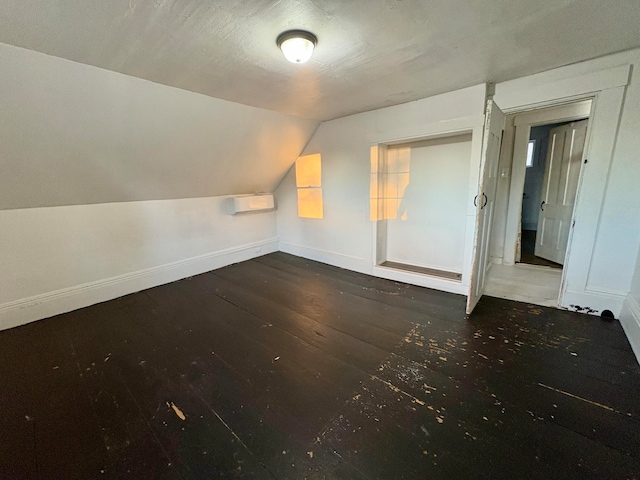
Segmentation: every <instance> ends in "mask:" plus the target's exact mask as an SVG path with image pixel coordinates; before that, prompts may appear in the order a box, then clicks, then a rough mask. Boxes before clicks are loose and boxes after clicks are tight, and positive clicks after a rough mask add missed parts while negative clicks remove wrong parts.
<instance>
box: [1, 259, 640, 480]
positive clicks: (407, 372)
mask: <svg viewBox="0 0 640 480" xmlns="http://www.w3.org/2000/svg"><path fill="white" fill-rule="evenodd" d="M464 303H465V302H464V298H463V297H460V296H457V295H452V294H447V293H443V292H437V291H434V290H428V289H424V288H420V287H414V286H410V285H405V284H400V283H396V282H391V281H387V280H382V279H377V278H374V277H369V276H365V275H361V274H358V273H354V272H349V271H346V270H341V269H338V268H335V267H331V266H328V265H323V264H320V263H316V262H312V261H308V260H305V259H302V258H298V257H294V256H290V255H286V254H283V253H276V254H271V255H267V256H264V257H261V258H258V259H255V260H252V261H249V262H244V263H241V264H236V265H232V266H229V267H226V268H223V269H220V270H216V271H213V272H209V273H206V274H203V275H199V276H196V277H193V278H190V279H186V280H182V281H179V282H175V283H172V284H168V285H164V286H161V287H157V288H153V289H150V290H146V291H143V292H139V293H136V294H133V295H129V296H126V297H123V298H120V299H117V300H113V301H110V302H106V303H103V304H99V305H95V306H92V307H89V308H85V309H82V310H78V311H75V312H71V313H69V314H65V315H59V316H57V317H53V318H50V319H47V320H43V321H40V322H35V323H32V324H29V325H26V326H23V327H19V328H15V329H12V330H8V331H4V332H0V382H1V383H0V384H1V385H2V388H1V389H0V412H1V415H0V432H1V433H2V437H1V439H0V478H3V479H4V478H7V479H21V478H29V479H31V478H34V479H39V478H42V479H45V478H47V479H48V478H56V479H61V478H65V479H73V478H77V479H90V478H114V479H120V478H132V479H142V478H154V479H155V478H171V479H173V478H176V479H201V478H202V479H205V478H207V479H208V478H266V479H272V478H291V479H302V478H327V479H334V478H336V479H377V478H380V479H396V478H397V479H400V478H429V479H432V478H433V479H439V478H443V479H457V478H460V479H468V478H479V479H489V478H491V479H497V478H504V479H516V478H533V479H536V478H540V479H543V478H544V479H550V478H569V479H574V478H575V479H585V478H599V479H603V478H606V479H638V478H640V401H639V398H640V367H639V366H638V364H637V362H636V360H635V358H634V356H633V354H632V352H631V349H630V347H629V345H628V343H627V340H626V338H625V337H624V334H623V332H622V329H621V327H620V325H619V323H618V322H611V323H606V322H603V321H602V320H600V319H599V318H597V317H593V316H586V315H580V314H576V313H571V312H564V311H560V310H555V309H549V308H544V307H537V306H533V305H528V304H523V303H517V302H512V301H508V300H499V299H494V298H488V297H487V298H483V299H482V300H481V302H480V303H479V305H478V307H477V309H476V312H474V314H473V315H472V316H471V317H466V316H465V314H464Z"/></svg>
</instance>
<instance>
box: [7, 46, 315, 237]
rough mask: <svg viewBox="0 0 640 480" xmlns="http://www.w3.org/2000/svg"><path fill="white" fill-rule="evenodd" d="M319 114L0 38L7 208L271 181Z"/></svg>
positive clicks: (224, 190)
mask: <svg viewBox="0 0 640 480" xmlns="http://www.w3.org/2000/svg"><path fill="white" fill-rule="evenodd" d="M317 125H318V122H315V121H312V120H304V119H300V118H297V117H292V116H289V115H284V114H281V113H278V112H272V111H269V110H264V109H259V108H255V107H249V106H245V105H240V104H237V103H232V102H228V101H225V100H219V99H215V98H211V97H207V96H204V95H200V94H196V93H192V92H187V91H185V90H181V89H177V88H173V87H168V86H165V85H159V84H156V83H152V82H149V81H146V80H141V79H139V78H134V77H130V76H127V75H122V74H119V73H115V72H110V71H108V70H101V69H99V68H95V67H91V66H87V65H83V64H80V63H75V62H71V61H68V60H63V59H60V58H56V57H52V56H48V55H45V54H42V53H37V52H33V51H31V50H25V49H21V48H17V47H12V46H8V45H3V44H0V210H3V209H18V208H28V207H51V206H62V205H77V204H91V203H107V202H128V201H139V200H159V199H172V198H189V197H209V196H218V195H229V194H244V193H258V192H265V191H266V192H269V191H273V190H274V189H275V187H276V186H277V185H278V183H280V180H281V179H282V177H284V175H285V173H286V172H287V170H288V169H289V168H290V167H291V165H292V163H293V162H294V161H295V159H296V158H297V157H298V155H299V154H300V151H301V150H302V149H303V148H304V146H305V144H306V143H307V141H308V140H309V138H310V137H311V136H312V135H313V132H314V131H315V129H316V128H317ZM56 228H57V227H56Z"/></svg>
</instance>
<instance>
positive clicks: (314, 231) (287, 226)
mask: <svg viewBox="0 0 640 480" xmlns="http://www.w3.org/2000/svg"><path fill="white" fill-rule="evenodd" d="M484 103H485V86H484V85H478V86H476V87H471V88H467V89H464V90H458V91H455V92H450V93H447V94H443V95H438V96H435V97H430V98H427V99H424V100H420V101H417V102H412V103H408V104H404V105H398V106H395V107H389V108H384V109H381V110H375V111H373V112H367V113H362V114H358V115H353V116H350V117H345V118H340V119H337V120H332V121H329V122H325V123H323V124H322V125H321V126H320V128H319V129H318V131H317V132H316V134H315V135H314V136H313V138H312V139H311V141H310V142H309V144H308V145H307V147H306V148H305V150H304V154H312V153H320V154H321V155H322V189H323V197H324V219H322V220H313V219H305V218H299V217H298V216H297V207H296V188H295V175H294V172H293V170H291V171H289V173H288V174H287V176H286V177H285V178H284V180H283V181H282V183H281V184H280V186H279V187H278V189H277V190H276V197H277V202H278V212H277V218H278V235H279V237H280V249H281V250H283V251H286V252H290V253H293V254H297V255H301V256H304V257H307V258H311V259H316V260H319V261H323V262H326V263H330V264H334V265H339V266H341V267H344V268H349V269H353V270H357V271H361V272H365V273H372V271H373V266H374V265H373V263H374V262H373V249H374V230H373V223H372V222H371V220H370V215H369V183H370V177H371V175H370V149H371V147H372V145H374V144H378V143H385V142H389V141H392V140H400V139H411V138H415V137H420V136H425V135H428V134H430V133H433V132H434V131H438V130H440V131H445V130H447V129H451V130H457V129H458V128H460V126H461V125H464V126H465V127H468V126H469V125H478V122H479V124H480V125H482V122H483V120H484V116H483V115H484ZM460 119H463V120H460ZM476 179H477V174H476ZM476 188H477V186H476ZM403 279H404V280H407V281H416V279H415V277H411V276H407V277H404V278H403ZM462 291H463V289H460V292H462Z"/></svg>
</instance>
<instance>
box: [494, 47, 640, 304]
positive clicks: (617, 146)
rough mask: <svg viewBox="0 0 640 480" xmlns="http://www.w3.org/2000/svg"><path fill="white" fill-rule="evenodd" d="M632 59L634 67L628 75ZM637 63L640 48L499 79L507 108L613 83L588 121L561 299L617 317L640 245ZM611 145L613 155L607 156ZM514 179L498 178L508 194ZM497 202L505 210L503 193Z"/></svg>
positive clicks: (560, 98)
mask: <svg viewBox="0 0 640 480" xmlns="http://www.w3.org/2000/svg"><path fill="white" fill-rule="evenodd" d="M627 65H631V67H632V68H631V75H630V77H628V76H627V73H626V72H627V71H628V68H626V67H624V66H627ZM638 68H640V50H633V51H628V52H623V53H620V54H615V55H610V56H607V57H603V58H599V59H596V60H592V61H588V62H583V63H579V64H575V65H570V66H567V67H562V68H559V69H555V70H551V71H549V72H544V73H541V74H537V75H533V76H531V77H525V78H521V79H517V80H512V81H509V82H504V83H499V84H497V85H496V94H495V98H496V101H497V103H498V105H500V106H501V107H502V108H503V109H506V110H507V111H509V112H517V111H522V110H524V109H526V108H530V106H531V105H540V104H544V103H549V102H558V101H567V99H570V98H577V97H584V96H585V95H586V96H588V95H590V93H589V92H593V93H594V94H595V93H597V91H599V90H601V85H607V84H608V85H609V86H608V87H607V88H606V89H604V90H602V93H601V94H598V97H597V98H596V100H595V114H594V116H593V117H592V118H591V119H590V124H589V127H590V130H591V134H590V140H589V145H590V148H591V150H590V151H589V152H588V153H587V157H588V158H589V163H588V164H587V165H585V166H583V169H582V187H581V188H582V192H583V193H582V194H581V195H580V197H579V198H578V201H577V204H576V207H575V212H576V225H575V228H574V232H573V238H574V241H573V242H572V246H571V249H570V251H569V264H568V267H569V268H568V269H566V272H565V278H564V285H563V288H564V292H565V293H564V296H563V303H562V305H564V306H567V307H570V306H571V305H580V306H582V307H586V306H588V307H591V308H594V309H596V310H599V311H602V310H603V309H609V310H612V311H613V312H614V314H615V315H616V316H617V315H619V313H620V310H621V308H622V303H623V301H624V298H625V296H626V293H627V292H628V291H629V288H630V286H631V279H632V276H633V272H634V263H633V259H635V257H636V254H637V252H638V247H639V246H640V189H639V188H638V185H637V179H638V178H640V136H638V132H640V76H639V75H638ZM621 76H624V82H623V83H624V84H626V83H627V82H628V86H627V87H626V89H625V88H624V86H621V82H620V80H619V79H620V78H621ZM616 85H618V86H616ZM618 104H621V105H622V112H621V115H619V113H620V111H619V110H618V108H617V105H618ZM614 107H615V108H614ZM610 150H613V155H612V156H610V157H608V156H607V155H604V154H603V152H605V151H610ZM509 181H510V179H509V178H501V179H500V183H501V185H502V188H501V191H502V192H503V193H506V194H508V182H509ZM499 188H500V186H499ZM498 205H502V206H503V207H504V208H506V202H500V199H498ZM499 215H500V213H499V212H498V211H497V212H496V216H499ZM496 233H500V232H496ZM494 238H495V237H494ZM565 267H567V265H565Z"/></svg>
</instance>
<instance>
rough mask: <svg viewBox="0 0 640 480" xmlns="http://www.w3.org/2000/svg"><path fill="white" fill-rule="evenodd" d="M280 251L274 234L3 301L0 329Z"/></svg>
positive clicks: (0, 308) (0, 307)
mask: <svg viewBox="0 0 640 480" xmlns="http://www.w3.org/2000/svg"><path fill="white" fill-rule="evenodd" d="M277 251H278V239H277V238H271V239H267V240H263V241H260V242H255V243H251V244H246V245H242V246H240V247H234V248H229V249H225V250H219V251H217V252H212V253H207V254H204V255H199V256H197V257H191V258H186V259H184V260H179V261H177V262H171V263H167V264H164V265H159V266H156V267H151V268H147V269H144V270H138V271H136V272H131V273H126V274H124V275H118V276H116V277H111V278H105V279H102V280H98V281H95V282H90V283H85V284H82V285H76V286H73V287H70V288H64V289H61V290H56V291H53V292H47V293H44V294H40V295H35V296H32V297H28V298H22V299H19V300H15V301H12V302H7V303H4V304H1V305H0V330H5V329H7V328H13V327H17V326H19V325H24V324H26V323H29V322H33V321H35V320H41V319H43V318H48V317H52V316H54V315H59V314H61V313H66V312H70V311H72V310H77V309H78V308H83V307H88V306H90V305H94V304H96V303H100V302H105V301H107V300H112V299H114V298H118V297H122V296H123V295H128V294H130V293H135V292H139V291H140V290H145V289H147V288H152V287H156V286H158V285H163V284H165V283H170V282H175V281H176V280H180V279H182V278H186V277H190V276H193V275H198V274H200V273H205V272H208V271H211V270H215V269H217V268H221V267H224V266H226V265H231V264H232V263H238V262H244V261H245V260H250V259H252V258H255V257H259V256H261V255H266V254H267V253H273V252H277Z"/></svg>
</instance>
